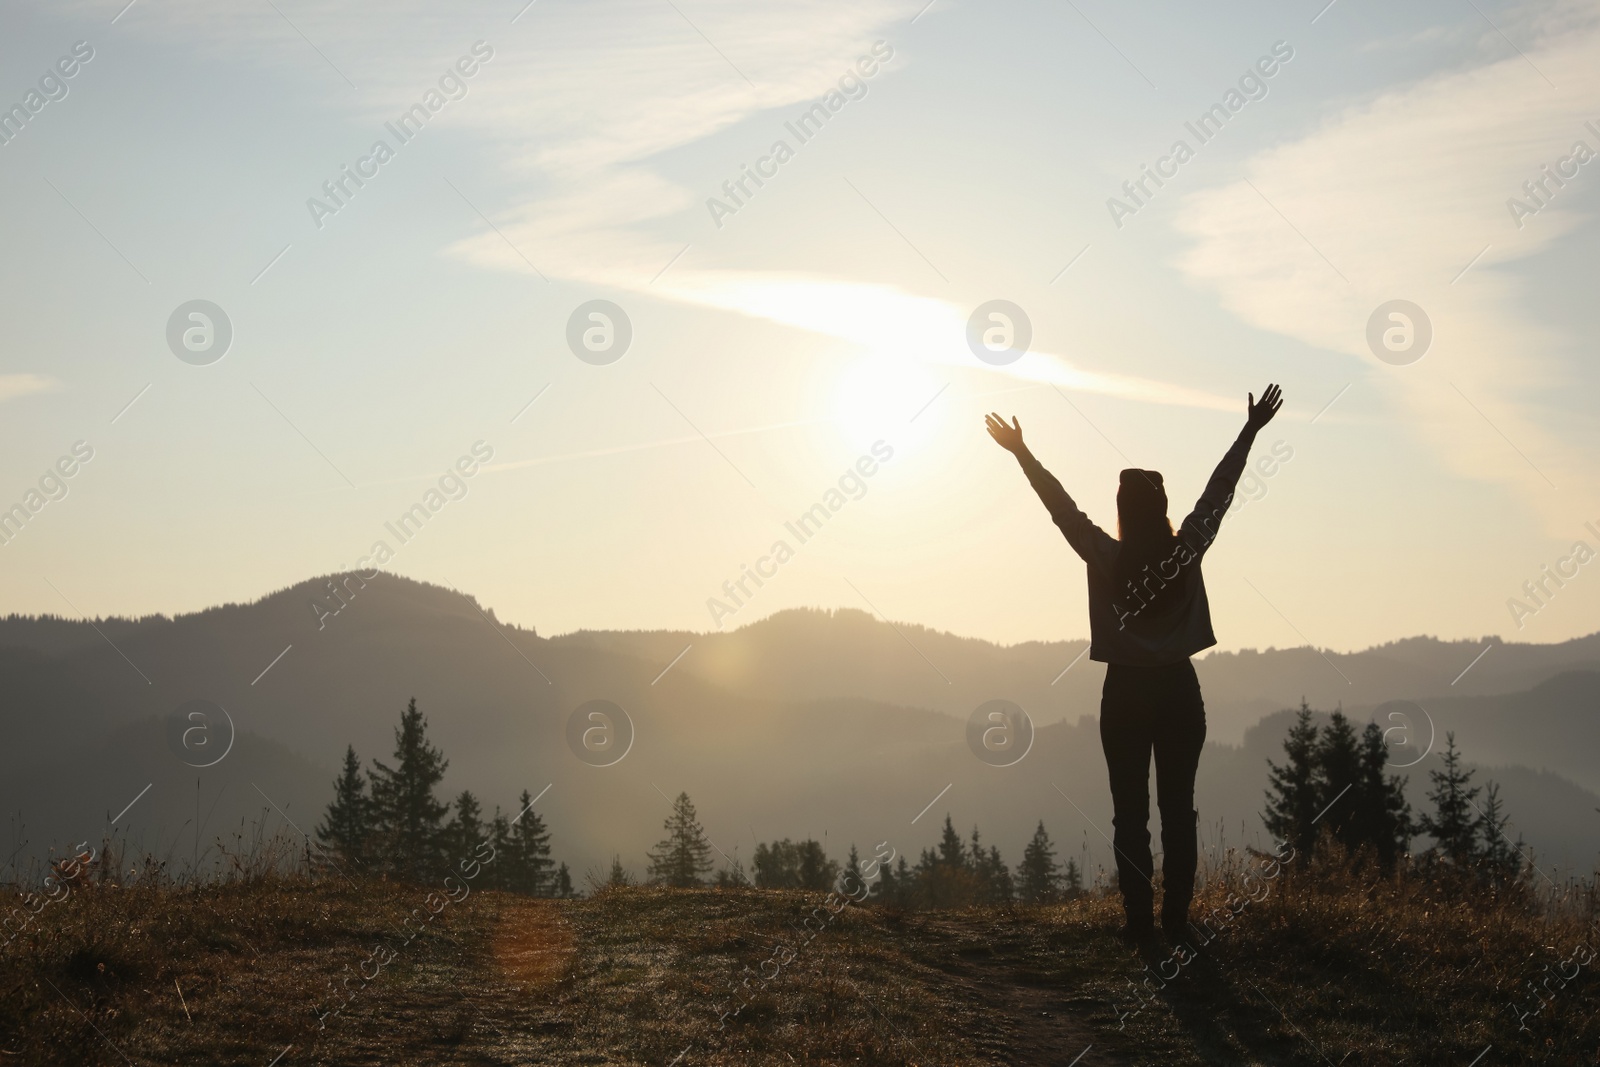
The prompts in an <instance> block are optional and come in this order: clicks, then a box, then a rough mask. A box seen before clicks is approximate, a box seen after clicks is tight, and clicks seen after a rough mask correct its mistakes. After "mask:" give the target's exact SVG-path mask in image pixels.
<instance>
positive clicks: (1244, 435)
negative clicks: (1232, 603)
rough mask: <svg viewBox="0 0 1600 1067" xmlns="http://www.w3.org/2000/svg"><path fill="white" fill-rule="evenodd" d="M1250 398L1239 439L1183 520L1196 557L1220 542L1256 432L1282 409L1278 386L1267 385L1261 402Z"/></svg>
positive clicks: (1183, 532) (1185, 535)
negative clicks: (1223, 520)
mask: <svg viewBox="0 0 1600 1067" xmlns="http://www.w3.org/2000/svg"><path fill="white" fill-rule="evenodd" d="M1248 395H1249V397H1250V400H1249V409H1248V411H1249V414H1248V415H1247V416H1246V418H1245V423H1244V429H1243V430H1240V431H1239V436H1238V438H1237V439H1236V440H1235V441H1234V442H1233V445H1232V446H1231V447H1230V448H1229V449H1228V451H1227V453H1226V454H1225V455H1224V456H1223V457H1222V462H1221V463H1218V464H1217V469H1216V470H1215V471H1213V472H1212V474H1211V480H1210V481H1209V482H1207V483H1206V488H1205V492H1203V493H1201V494H1200V499H1199V501H1198V502H1197V503H1196V504H1195V506H1194V510H1193V511H1191V512H1190V513H1189V517H1188V518H1186V519H1184V520H1183V526H1182V527H1181V531H1182V536H1183V539H1184V541H1185V542H1187V543H1188V545H1189V547H1190V548H1192V549H1194V550H1195V551H1196V552H1197V553H1204V552H1205V550H1206V549H1208V548H1210V547H1211V542H1212V541H1215V540H1216V538H1217V528H1218V527H1219V526H1221V525H1222V517H1223V516H1224V515H1226V514H1227V513H1228V507H1229V505H1231V504H1232V503H1233V490H1234V487H1235V486H1237V485H1238V484H1239V476H1240V475H1242V474H1243V473H1244V465H1245V463H1246V461H1248V460H1249V458H1250V446H1251V445H1252V444H1254V443H1255V439H1256V433H1257V431H1259V430H1260V429H1261V427H1263V426H1265V425H1266V424H1267V423H1269V422H1271V421H1272V416H1274V415H1276V414H1277V413H1278V409H1279V408H1281V407H1283V390H1281V389H1279V388H1278V387H1277V386H1276V385H1268V386H1267V391H1266V392H1264V393H1262V394H1261V400H1260V401H1259V402H1257V400H1256V397H1255V394H1254V393H1250V394H1248Z"/></svg>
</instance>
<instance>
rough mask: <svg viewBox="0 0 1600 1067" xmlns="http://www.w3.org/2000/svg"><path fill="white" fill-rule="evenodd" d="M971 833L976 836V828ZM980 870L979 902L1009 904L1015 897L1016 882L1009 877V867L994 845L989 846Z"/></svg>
mask: <svg viewBox="0 0 1600 1067" xmlns="http://www.w3.org/2000/svg"><path fill="white" fill-rule="evenodd" d="M973 834H974V836H976V834H977V830H976V829H974V830H973ZM980 871H981V878H980V882H981V885H982V889H981V890H980V898H979V899H980V902H982V903H986V904H1010V903H1011V902H1012V900H1014V899H1015V898H1016V884H1015V883H1014V882H1013V881H1012V879H1011V868H1009V867H1007V866H1006V863H1005V860H1003V859H1001V858H1000V850H999V849H998V848H996V847H995V846H994V845H990V846H989V854H988V855H987V856H986V857H984V861H983V866H982V867H981V868H980Z"/></svg>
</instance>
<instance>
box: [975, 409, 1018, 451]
mask: <svg viewBox="0 0 1600 1067" xmlns="http://www.w3.org/2000/svg"><path fill="white" fill-rule="evenodd" d="M983 421H984V425H985V426H987V427H988V428H989V436H990V437H992V438H994V439H995V443H996V444H998V445H999V446H1000V447H1001V448H1003V449H1005V450H1006V451H1007V452H1010V453H1012V454H1013V455H1016V454H1018V453H1020V452H1022V450H1023V449H1025V448H1026V447H1027V446H1026V445H1024V444H1023V443H1022V425H1021V423H1019V422H1017V417H1016V416H1015V415H1013V416H1011V425H1010V426H1007V425H1006V420H1005V419H1002V418H1001V417H1000V416H999V415H997V414H995V413H994V412H992V411H991V412H990V413H989V415H988V416H987V417H986V418H985V419H984V420H983Z"/></svg>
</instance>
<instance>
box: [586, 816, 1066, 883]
mask: <svg viewBox="0 0 1600 1067" xmlns="http://www.w3.org/2000/svg"><path fill="white" fill-rule="evenodd" d="M663 829H665V830H666V837H665V838H663V839H662V840H661V841H660V843H658V844H657V845H656V847H655V848H653V849H651V850H650V853H649V857H650V862H649V865H648V868H647V871H648V873H647V875H646V877H647V880H648V881H649V882H651V883H653V884H657V885H666V886H674V887H678V888H692V887H695V886H707V885H711V886H717V887H722V888H728V887H733V886H745V885H754V886H755V887H756V888H757V889H810V890H815V891H817V892H826V891H828V890H831V889H834V888H835V887H836V886H838V885H840V884H846V885H862V884H869V885H870V887H871V892H870V895H869V896H868V898H867V899H869V900H873V901H876V902H878V903H881V904H885V905H890V906H894V907H902V908H951V907H964V906H966V905H969V904H1011V903H1022V904H1046V903H1051V902H1054V901H1058V900H1063V899H1066V898H1067V897H1070V896H1074V895H1076V894H1078V893H1081V892H1082V891H1083V872H1082V869H1081V868H1080V867H1079V866H1078V864H1077V862H1076V861H1075V860H1073V859H1071V858H1068V860H1067V861H1066V863H1065V864H1062V863H1061V862H1060V861H1058V860H1057V858H1056V851H1055V846H1054V844H1053V843H1052V842H1051V840H1050V835H1049V834H1048V833H1047V832H1046V831H1045V828H1044V823H1043V822H1042V821H1041V822H1040V823H1039V825H1038V827H1037V829H1035V830H1034V833H1033V838H1032V840H1031V841H1029V842H1028V845H1027V847H1026V848H1025V849H1024V850H1023V853H1022V863H1021V864H1020V865H1019V866H1018V867H1017V869H1016V872H1015V873H1013V872H1012V871H1011V869H1010V868H1009V867H1007V866H1006V863H1005V861H1004V860H1003V859H1002V858H1001V856H1000V850H999V849H998V848H996V847H994V846H993V845H990V846H989V847H988V848H987V849H985V848H984V847H983V845H982V843H981V840H982V839H981V837H980V835H979V832H978V828H977V827H976V826H974V827H973V828H972V836H971V838H970V840H969V841H965V842H964V841H963V840H962V839H961V835H960V834H959V833H958V832H957V831H956V828H955V826H954V824H953V823H952V822H951V820H950V816H949V815H946V816H945V819H944V830H943V832H942V836H941V838H940V841H939V845H938V847H936V848H931V849H924V850H923V852H922V855H921V857H920V858H919V859H918V861H917V863H916V864H915V865H912V864H909V863H908V862H907V861H906V858H905V857H904V856H901V857H899V862H898V864H897V865H895V866H889V865H885V866H884V867H882V868H881V869H880V870H879V871H878V873H877V877H876V880H874V879H872V878H867V877H865V876H864V875H863V874H862V870H861V856H860V853H859V851H858V850H857V849H856V846H855V845H853V844H852V845H851V846H850V852H849V855H848V856H847V857H846V859H845V862H844V864H843V866H841V865H840V864H839V862H838V861H837V860H834V859H831V858H829V856H828V854H827V853H826V852H825V851H824V850H823V847H822V845H821V844H820V843H819V842H817V841H815V840H811V839H807V840H804V841H792V840H790V839H788V838H784V839H783V840H781V841H773V842H770V843H759V844H757V845H756V850H755V855H754V856H753V857H752V860H751V870H750V872H749V873H747V872H746V871H745V868H744V864H743V863H741V862H740V861H739V860H738V859H736V858H731V857H729V858H728V859H727V862H726V864H725V865H724V866H723V868H722V869H721V870H718V871H717V872H716V874H715V875H714V876H713V875H712V873H711V872H712V869H713V868H714V867H715V866H716V864H715V861H714V860H713V859H712V855H711V854H712V851H713V845H712V844H711V841H710V839H709V838H708V837H707V836H706V833H705V829H704V828H703V827H702V826H701V825H700V819H699V816H698V814H697V813H696V811H695V807H694V802H693V801H691V800H690V799H689V795H688V794H687V793H679V794H678V797H677V799H676V800H674V801H673V804H672V813H671V814H670V815H668V816H667V819H666V822H665V823H664V825H663ZM595 881H596V883H597V885H626V884H629V882H630V879H629V877H628V875H627V872H626V871H625V870H624V868H623V866H622V860H621V858H620V857H614V858H613V859H612V862H611V872H610V874H609V876H608V877H607V878H605V879H603V880H598V879H597V880H595Z"/></svg>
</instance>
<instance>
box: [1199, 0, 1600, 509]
mask: <svg viewBox="0 0 1600 1067" xmlns="http://www.w3.org/2000/svg"><path fill="white" fill-rule="evenodd" d="M1581 12H1586V13H1587V17H1586V18H1579V17H1578V15H1579V13H1580V9H1579V7H1578V6H1577V5H1570V6H1568V7H1566V8H1564V9H1563V11H1562V13H1561V16H1562V17H1561V20H1560V21H1561V32H1560V33H1559V34H1552V35H1546V36H1544V37H1541V38H1538V39H1534V40H1529V41H1527V42H1526V43H1523V44H1522V45H1521V46H1520V51H1518V50H1517V48H1516V47H1514V46H1510V45H1508V44H1506V43H1504V42H1502V44H1501V47H1500V50H1499V55H1501V56H1502V57H1503V58H1499V59H1496V60H1494V61H1492V62H1485V63H1483V64H1481V65H1479V66H1477V67H1475V68H1473V69H1470V70H1466V71H1457V72H1452V73H1448V74H1442V75H1438V76H1435V77H1431V78H1428V79H1425V80H1423V81H1420V82H1418V83H1416V84H1414V85H1410V86H1407V87H1404V88H1401V89H1397V90H1393V91H1389V92H1385V93H1383V94H1381V95H1379V96H1378V97H1376V98H1375V99H1373V100H1370V101H1368V102H1365V103H1362V104H1360V105H1357V106H1354V107H1351V108H1349V109H1348V110H1346V111H1344V112H1343V113H1341V114H1339V115H1336V116H1334V117H1332V118H1330V119H1329V120H1327V121H1326V122H1325V123H1323V124H1322V126H1321V127H1320V128H1318V129H1317V130H1315V131H1314V132H1312V133H1310V134H1308V135H1306V136H1303V137H1301V138H1299V139H1298V140H1295V141H1292V142H1289V143H1287V144H1283V145H1280V146H1277V147H1274V148H1272V149H1270V150H1268V151H1264V152H1261V153H1259V154H1258V155H1256V156H1255V157H1254V158H1252V159H1250V160H1248V162H1247V163H1246V164H1245V167H1244V172H1245V177H1244V178H1243V179H1241V180H1239V181H1237V182H1234V183H1231V184H1228V185H1225V186H1223V187H1220V188H1215V189H1210V190H1205V191H1202V192H1198V193H1193V194H1190V195H1189V196H1188V197H1186V198H1185V199H1184V200H1183V202H1182V203H1181V205H1180V208H1179V215H1178V218H1177V222H1176V225H1177V227H1178V229H1179V230H1180V231H1181V232H1182V233H1184V234H1185V235H1187V236H1188V237H1190V238H1192V239H1193V244H1192V246H1191V247H1190V248H1189V250H1188V251H1187V252H1186V253H1184V254H1183V255H1182V256H1181V257H1180V259H1179V266H1180V267H1181V269H1182V270H1183V272H1184V273H1185V274H1186V275H1188V276H1189V277H1190V278H1191V279H1193V280H1195V281H1197V282H1200V283H1203V284H1205V285H1207V286H1210V287H1212V288H1213V289H1215V291H1216V292H1217V294H1218V295H1219V297H1220V298H1221V300H1222V302H1223V304H1224V306H1226V307H1227V308H1228V309H1229V310H1230V311H1231V312H1233V313H1234V314H1236V315H1237V316H1239V317H1240V318H1241V319H1243V320H1244V321H1245V322H1248V323H1250V324H1252V325H1254V326H1257V327H1260V328H1262V329H1266V330H1271V331H1273V332H1275V333H1279V334H1283V335H1285V336H1288V337H1293V338H1296V339H1299V340H1301V341H1304V342H1306V343H1307V344H1310V345H1313V346H1315V347H1318V348H1321V349H1325V350H1328V351H1331V352H1337V353H1342V354H1344V355H1347V356H1351V357H1355V358H1356V359H1358V360H1360V361H1362V362H1363V363H1365V364H1367V365H1368V367H1369V369H1370V372H1371V373H1373V374H1374V375H1377V376H1380V377H1381V379H1382V387H1383V388H1384V389H1385V390H1387V391H1388V392H1389V393H1390V394H1391V395H1393V396H1394V397H1395V398H1396V401H1397V405H1398V408H1399V410H1400V411H1402V412H1403V413H1405V415H1406V416H1407V417H1408V418H1409V419H1410V420H1411V421H1412V422H1413V423H1414V425H1415V426H1416V427H1417V429H1418V432H1419V433H1420V434H1422V435H1423V436H1424V437H1425V438H1427V439H1429V440H1431V442H1432V443H1433V444H1434V445H1435V446H1436V447H1437V449H1438V451H1439V453H1440V455H1441V457H1442V458H1443V459H1444V461H1445V462H1446V463H1447V464H1449V465H1450V466H1451V467H1452V468H1453V469H1454V470H1455V471H1457V472H1458V473H1460V474H1463V475H1466V476H1469V477H1473V478H1477V479H1485V480H1492V481H1499V482H1505V483H1507V484H1510V485H1513V486H1515V487H1516V488H1517V490H1518V491H1519V492H1522V493H1525V494H1526V495H1527V496H1528V497H1529V498H1530V500H1532V501H1534V502H1535V504H1536V506H1538V507H1540V508H1541V509H1543V510H1544V512H1545V514H1546V515H1547V516H1549V517H1551V518H1552V519H1556V518H1558V517H1559V519H1560V520H1561V521H1570V518H1571V516H1570V515H1568V514H1566V510H1567V509H1566V508H1565V507H1559V508H1558V507H1557V506H1556V501H1555V498H1554V496H1553V494H1552V493H1551V492H1550V490H1549V486H1548V484H1546V483H1545V482H1543V481H1542V480H1541V479H1540V478H1539V477H1538V476H1537V475H1536V474H1534V473H1533V472H1532V471H1530V469H1529V466H1528V463H1527V462H1526V461H1525V460H1524V459H1523V458H1521V457H1520V456H1519V455H1518V453H1517V451H1516V450H1514V449H1511V448H1507V447H1506V445H1507V442H1508V441H1511V442H1515V443H1516V446H1517V448H1519V449H1520V450H1521V451H1522V452H1524V453H1526V454H1528V455H1530V456H1532V457H1534V459H1535V461H1536V462H1538V464H1539V466H1540V468H1541V469H1545V470H1553V471H1559V472H1560V473H1559V474H1555V475H1554V481H1555V482H1556V483H1557V484H1560V485H1563V486H1575V483H1576V485H1582V484H1585V483H1587V484H1589V485H1593V477H1592V475H1591V474H1590V473H1589V472H1588V471H1587V470H1586V469H1585V467H1584V465H1583V464H1582V463H1580V462H1579V460H1580V457H1577V456H1573V455H1571V450H1570V449H1569V448H1567V447H1565V446H1564V445H1563V443H1562V441H1561V440H1560V439H1559V437H1558V436H1557V435H1556V434H1555V433H1553V432H1552V431H1551V428H1550V426H1549V424H1548V415H1547V413H1546V412H1545V408H1544V406H1543V405H1542V404H1540V403H1539V401H1538V400H1537V399H1536V397H1535V394H1536V392H1538V391H1540V390H1548V389H1551V388H1554V387H1558V386H1560V385H1561V384H1562V380H1563V379H1562V374H1561V370H1560V367H1559V364H1558V363H1557V362H1556V361H1555V360H1553V359H1552V358H1550V357H1549V356H1548V355H1547V353H1548V352H1549V351H1550V350H1551V349H1553V348H1555V347H1556V346H1558V345H1560V344H1562V343H1563V342H1570V340H1572V339H1570V338H1563V337H1561V336H1559V335H1557V334H1554V333H1553V332H1552V331H1551V330H1550V329H1549V327H1548V326H1546V325H1545V324H1544V323H1542V322H1540V321H1538V320H1537V319H1535V318H1533V317H1532V316H1531V315H1530V313H1529V312H1528V311H1527V302H1526V300H1525V296H1526V294H1525V293H1524V291H1523V288H1522V284H1521V283H1520V282H1519V281H1518V279H1517V277H1516V276H1515V275H1514V274H1513V273H1512V272H1509V271H1506V270H1503V269H1497V268H1503V267H1504V266H1505V265H1506V264H1509V263H1512V262H1514V261H1518V260H1524V259H1527V258H1529V257H1531V256H1534V255H1535V254H1537V253H1539V252H1541V251H1544V250H1547V249H1549V248H1550V246H1551V245H1552V244H1553V243H1554V242H1556V241H1557V240H1558V239H1560V238H1561V237H1563V236H1565V235H1566V234H1568V233H1570V232H1571V231H1572V230H1573V228H1574V227H1576V226H1577V225H1578V224H1579V223H1580V222H1581V221H1583V220H1582V217H1581V216H1579V215H1578V214H1577V213H1575V212H1574V211H1573V210H1571V209H1570V208H1569V206H1568V205H1571V204H1572V203H1574V202H1575V200H1576V195H1575V194H1574V193H1573V192H1572V191H1571V190H1568V191H1567V192H1566V195H1565V197H1563V196H1562V195H1560V194H1558V195H1557V196H1556V197H1555V198H1554V199H1553V201H1552V202H1551V204H1550V206H1549V207H1547V208H1545V209H1544V210H1542V211H1540V213H1539V214H1538V216H1537V217H1536V218H1532V219H1527V220H1524V222H1525V225H1523V226H1522V227H1521V228H1520V229H1519V228H1518V226H1517V224H1516V222H1515V220H1514V219H1513V218H1512V215H1511V213H1510V211H1509V210H1508V208H1507V204H1506V201H1507V198H1509V197H1512V196H1521V195H1523V193H1522V184H1523V182H1524V181H1527V180H1529V179H1532V178H1536V177H1538V176H1539V175H1540V169H1541V167H1542V166H1543V165H1544V164H1547V163H1548V164H1554V163H1555V161H1556V160H1557V159H1559V158H1560V157H1562V156H1565V155H1567V154H1568V153H1569V152H1570V151H1571V149H1572V146H1573V143H1574V142H1575V141H1577V140H1579V139H1582V140H1585V141H1586V142H1587V143H1588V146H1589V148H1590V149H1591V150H1594V151H1600V137H1597V136H1596V135H1595V134H1594V133H1593V132H1592V131H1590V130H1589V129H1587V128H1586V126H1585V123H1586V122H1590V121H1593V122H1594V123H1595V124H1596V125H1597V126H1600V31H1597V28H1596V15H1597V13H1600V5H1596V4H1593V3H1590V4H1586V5H1582V7H1581ZM1541 72H1542V73H1541ZM1544 75H1548V76H1549V77H1550V79H1552V80H1553V81H1554V82H1555V83H1556V84H1557V85H1559V86H1560V87H1561V88H1560V90H1559V91H1557V90H1554V89H1552V88H1551V86H1550V84H1549V83H1548V82H1547V81H1546V80H1545V77H1544ZM1573 180H1574V181H1575V182H1578V183H1588V184H1590V185H1600V161H1596V162H1592V163H1589V164H1588V165H1587V166H1586V167H1584V168H1583V169H1582V170H1581V171H1580V174H1579V176H1578V177H1577V178H1576V179H1573ZM1252 186H1253V188H1252ZM1258 190H1259V192H1258ZM1264 198H1266V199H1270V202H1271V203H1270V205H1269V204H1268V203H1267V202H1265V201H1264ZM1274 209H1276V210H1274ZM1280 212H1281V214H1280ZM1286 220H1289V221H1288V222H1286ZM1290 223H1292V226H1291V225H1290ZM1296 230H1298V231H1299V234H1297V233H1296V232H1295V231H1296ZM1302 234H1303V237H1302V236H1301V235H1302ZM1485 246H1490V248H1489V251H1488V252H1487V253H1485V254H1484V255H1483V257H1482V259H1480V260H1479V261H1478V262H1476V263H1475V264H1474V265H1473V266H1472V269H1471V270H1470V271H1468V272H1466V273H1465V274H1462V273H1461V272H1462V268H1463V267H1464V266H1466V265H1467V264H1468V263H1469V262H1471V261H1472V260H1473V257H1474V256H1476V255H1478V254H1479V253H1480V252H1481V251H1482V250H1483V249H1484V248H1485ZM1330 263H1331V264H1332V265H1333V266H1330ZM1335 267H1336V268H1337V271H1336V270H1335V269H1334V268H1335ZM1340 274H1342V275H1343V276H1344V277H1345V278H1348V279H1349V280H1348V281H1343V280H1341V279H1340V277H1339V275H1340ZM1457 279H1459V280H1457ZM1396 298H1403V299H1408V300H1412V301H1415V302H1416V303H1418V304H1419V305H1421V306H1422V307H1423V308H1424V309H1425V310H1426V311H1427V312H1428V314H1429V316H1430V318H1431V319H1432V322H1433V326H1434V342H1433V345H1432V348H1431V350H1430V351H1429V353H1428V355H1427V356H1426V357H1425V358H1424V359H1423V360H1422V361H1421V362H1419V363H1416V364H1414V365H1411V366H1406V367H1389V366H1385V365H1381V364H1379V363H1377V361H1376V360H1374V359H1373V357H1372V355H1371V353H1370V352H1369V351H1368V349H1367V345H1366V340H1365V327H1366V323H1367V319H1368V317H1369V316H1370V315H1371V313H1372V312H1373V310H1374V309H1375V308H1376V307H1377V306H1378V305H1379V304H1381V303H1383V302H1385V301H1387V300H1390V299H1396ZM1452 384H1454V385H1455V386H1457V388H1452ZM1464 395H1465V396H1468V397H1472V398H1474V399H1475V400H1476V402H1477V403H1478V404H1479V405H1480V407H1482V408H1483V410H1482V412H1481V413H1475V412H1473V411H1472V409H1471V408H1470V407H1469V406H1468V405H1466V404H1463V402H1462V396H1464ZM1484 419H1488V420H1490V422H1491V424H1492V425H1491V426H1485V425H1484ZM1496 431H1498V432H1496Z"/></svg>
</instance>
